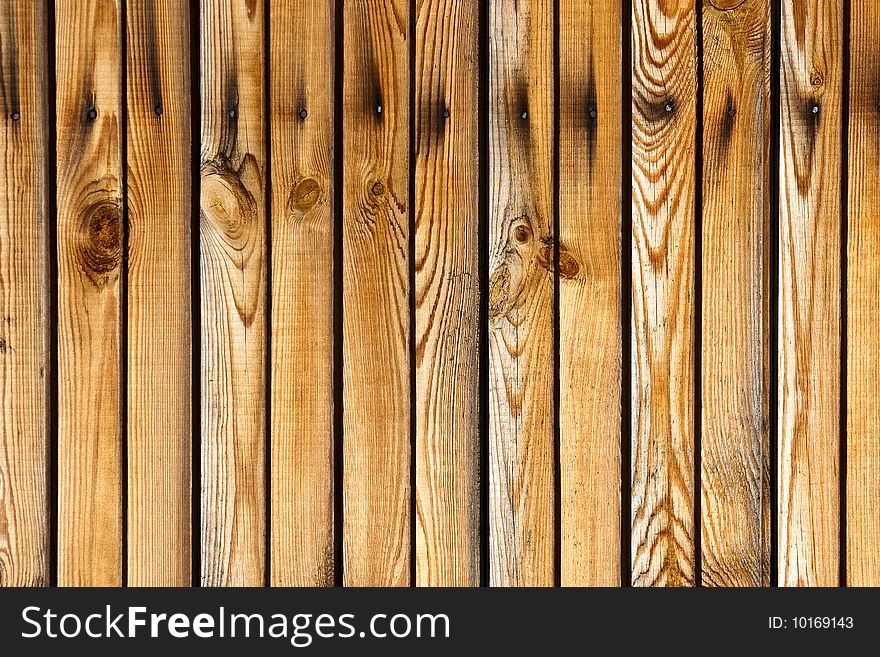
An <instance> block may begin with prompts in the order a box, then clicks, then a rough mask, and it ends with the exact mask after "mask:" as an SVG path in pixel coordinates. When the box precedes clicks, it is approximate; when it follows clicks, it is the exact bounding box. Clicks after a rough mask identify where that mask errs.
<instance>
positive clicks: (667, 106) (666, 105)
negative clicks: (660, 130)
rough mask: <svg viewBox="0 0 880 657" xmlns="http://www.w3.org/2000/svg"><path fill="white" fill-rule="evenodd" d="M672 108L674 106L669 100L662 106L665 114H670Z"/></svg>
mask: <svg viewBox="0 0 880 657" xmlns="http://www.w3.org/2000/svg"><path fill="white" fill-rule="evenodd" d="M674 108H675V105H674V104H673V103H672V101H671V100H669V101H666V104H665V105H664V106H663V109H665V110H666V111H667V112H671V111H672V110H673V109H674Z"/></svg>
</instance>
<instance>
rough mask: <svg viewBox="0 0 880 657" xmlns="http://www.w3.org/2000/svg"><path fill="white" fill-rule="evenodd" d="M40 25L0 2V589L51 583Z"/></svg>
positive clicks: (41, 19) (41, 14)
mask: <svg viewBox="0 0 880 657" xmlns="http://www.w3.org/2000/svg"><path fill="white" fill-rule="evenodd" d="M46 27H47V24H46V11H45V8H44V7H43V5H42V4H40V3H34V2H29V1H27V0H13V1H11V2H4V3H3V4H2V5H0V112H2V116H0V121H2V129H0V245H2V248H0V587H2V586H46V585H47V584H48V583H49V577H50V573H49V476H50V473H49V381H50V370H49V367H50V354H49V330H50V326H49V286H50V284H51V282H50V280H49V251H48V249H49V244H48V231H49V216H48V206H47V200H48V199H47V189H46V187H47V182H48V181H47V174H48V175H50V176H51V175H54V172H49V171H48V170H47V168H46V167H47V162H46V158H47V152H46V148H45V145H46V143H47V137H48V132H47V128H48V125H47V120H48V117H49V106H48V92H47V89H48V85H47V80H48V74H49V67H50V66H53V65H54V63H52V62H49V61H47V57H46V50H45V47H44V44H43V39H44V37H43V35H44V34H45V30H46Z"/></svg>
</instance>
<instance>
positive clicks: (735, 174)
mask: <svg viewBox="0 0 880 657" xmlns="http://www.w3.org/2000/svg"><path fill="white" fill-rule="evenodd" d="M702 6H703V15H702V20H703V44H704V48H705V52H704V55H703V84H704V100H703V136H702V139H703V174H702V175H703V230H702V232H703V252H702V254H703V257H702V263H701V266H702V268H703V270H702V271H703V304H702V344H700V345H697V348H699V349H700V350H701V352H702V417H701V423H702V435H701V459H700V462H701V472H700V481H701V487H700V494H701V496H702V498H701V505H700V509H701V523H700V524H701V528H700V529H701V542H700V545H701V553H702V554H701V558H702V584H703V586H767V585H769V584H770V540H771V539H770V470H769V460H770V451H769V450H770V433H769V432H770V421H769V403H770V398H769V391H770V322H769V319H770V278H769V273H770V7H769V2H768V0H745V2H743V1H742V0H710V1H708V2H704V3H703V5H702Z"/></svg>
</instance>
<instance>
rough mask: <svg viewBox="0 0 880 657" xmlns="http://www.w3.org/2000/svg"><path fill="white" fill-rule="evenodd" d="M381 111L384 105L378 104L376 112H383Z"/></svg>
mask: <svg viewBox="0 0 880 657" xmlns="http://www.w3.org/2000/svg"><path fill="white" fill-rule="evenodd" d="M381 113H382V106H381V105H376V114H381Z"/></svg>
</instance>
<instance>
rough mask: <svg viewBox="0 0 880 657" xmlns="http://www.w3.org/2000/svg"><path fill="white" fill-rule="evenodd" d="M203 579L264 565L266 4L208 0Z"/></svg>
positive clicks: (224, 578) (221, 579) (248, 581)
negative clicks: (264, 101) (264, 99)
mask: <svg viewBox="0 0 880 657" xmlns="http://www.w3.org/2000/svg"><path fill="white" fill-rule="evenodd" d="M200 9H201V18H200V20H201V26H202V31H201V48H202V50H201V77H202V79H201V97H202V150H201V316H202V326H201V332H202V336H201V340H202V503H201V504H202V506H201V517H202V522H201V525H202V527H201V529H202V534H201V536H202V584H203V585H206V586H233V585H239V586H259V585H262V584H263V583H264V572H265V563H264V561H265V559H264V555H265V540H266V537H265V529H266V528H265V503H266V500H265V476H266V475H265V441H266V438H265V432H266V418H265V395H266V381H265V379H266V371H265V354H266V340H265V324H266V319H265V313H266V310H265V308H266V299H265V297H266V209H265V204H264V189H265V143H264V124H263V120H264V116H263V83H262V80H263V3H262V1H261V0H246V1H245V0H235V1H228V0H202V1H201V5H200Z"/></svg>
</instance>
